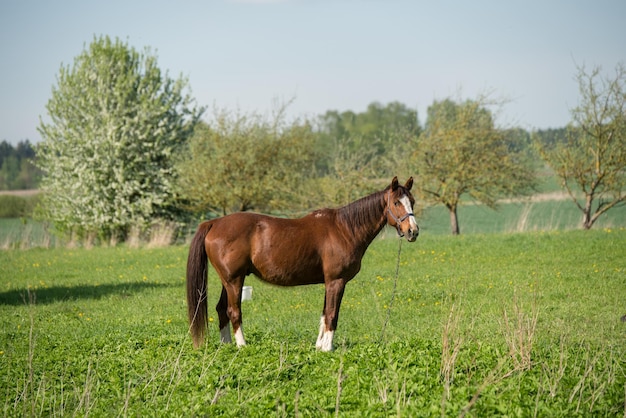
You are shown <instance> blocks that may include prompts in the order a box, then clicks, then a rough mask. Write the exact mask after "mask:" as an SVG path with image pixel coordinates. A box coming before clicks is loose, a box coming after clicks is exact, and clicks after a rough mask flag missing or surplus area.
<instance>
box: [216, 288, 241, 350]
mask: <svg viewBox="0 0 626 418" xmlns="http://www.w3.org/2000/svg"><path fill="white" fill-rule="evenodd" d="M224 288H225V292H226V294H227V299H228V307H227V308H226V314H227V315H228V319H230V323H231V324H232V325H233V333H234V334H235V342H236V343H237V346H238V347H241V346H242V345H246V340H245V338H244V337H243V327H242V324H241V322H242V321H241V289H242V288H243V277H242V278H240V279H236V280H232V281H231V282H227V283H225V284H224ZM222 294H224V290H223V291H222ZM220 301H221V299H220ZM220 321H221V319H220ZM229 336H230V333H229Z"/></svg>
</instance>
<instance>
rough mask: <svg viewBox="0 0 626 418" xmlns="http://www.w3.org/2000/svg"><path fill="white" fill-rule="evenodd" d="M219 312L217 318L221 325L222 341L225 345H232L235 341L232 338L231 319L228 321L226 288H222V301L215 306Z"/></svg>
mask: <svg viewBox="0 0 626 418" xmlns="http://www.w3.org/2000/svg"><path fill="white" fill-rule="evenodd" d="M215 310H216V311H217V317H218V319H219V324H220V341H221V342H223V343H231V342H232V341H233V340H232V339H231V338H230V319H228V312H227V310H228V294H227V293H226V288H225V287H224V286H222V294H221V295H220V300H219V301H218V302H217V306H215Z"/></svg>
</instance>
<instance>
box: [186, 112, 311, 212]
mask: <svg viewBox="0 0 626 418" xmlns="http://www.w3.org/2000/svg"><path fill="white" fill-rule="evenodd" d="M213 119H214V120H213V121H212V123H211V124H208V125H204V124H203V125H202V126H201V128H200V129H198V130H197V131H196V133H195V134H194V136H193V137H192V139H191V141H190V142H189V146H188V150H187V152H186V153H184V154H183V158H182V160H181V161H180V162H179V164H178V167H179V175H180V182H179V184H180V187H181V194H182V195H183V196H184V197H185V198H186V199H187V201H188V204H189V206H190V208H192V209H193V210H195V211H216V212H220V213H221V214H226V213H229V212H232V211H246V210H252V209H254V210H277V209H287V208H291V209H293V208H294V207H296V206H299V205H300V203H301V202H302V200H303V199H304V196H303V193H304V190H305V187H304V183H305V182H306V180H307V179H308V178H309V177H310V176H311V175H312V173H313V172H314V162H315V156H314V154H313V153H312V152H311V145H312V142H313V132H312V129H311V127H310V125H308V124H307V123H302V124H301V123H298V122H297V121H294V122H293V123H290V124H289V123H286V122H285V120H284V112H283V111H282V110H280V111H278V112H277V113H276V114H275V115H274V117H273V118H270V119H268V118H266V117H264V116H261V115H259V114H247V115H246V114H238V113H229V112H226V111H216V113H215V117H214V118H213Z"/></svg>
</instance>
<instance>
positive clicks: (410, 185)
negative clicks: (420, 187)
mask: <svg viewBox="0 0 626 418" xmlns="http://www.w3.org/2000/svg"><path fill="white" fill-rule="evenodd" d="M411 187H413V177H409V179H408V180H407V181H406V183H405V185H404V188H405V189H407V190H409V191H410V190H411Z"/></svg>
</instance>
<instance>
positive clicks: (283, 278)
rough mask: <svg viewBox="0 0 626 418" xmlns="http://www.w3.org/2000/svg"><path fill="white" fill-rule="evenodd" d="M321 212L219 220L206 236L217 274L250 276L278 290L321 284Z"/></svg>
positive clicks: (242, 215)
mask: <svg viewBox="0 0 626 418" xmlns="http://www.w3.org/2000/svg"><path fill="white" fill-rule="evenodd" d="M320 213H324V211H316V212H314V213H312V214H310V215H307V216H305V217H304V218H298V219H286V218H277V217H272V216H267V215H262V214H257V213H251V212H238V213H233V214H230V215H227V216H224V217H222V218H219V219H216V220H215V223H214V225H213V227H212V228H211V230H210V232H209V234H207V237H206V249H207V254H208V255H209V258H210V259H211V263H212V264H213V265H214V267H216V269H217V270H222V271H225V272H226V271H227V272H229V273H230V274H234V275H247V274H254V275H256V276H258V277H259V278H261V279H262V280H265V281H267V282H270V283H273V284H277V285H283V286H294V285H300V284H312V283H323V282H324V273H323V265H322V264H323V263H322V255H321V248H320V246H321V245H324V242H325V238H327V237H322V236H323V235H327V231H328V229H329V228H328V225H327V223H328V221H330V219H321V218H324V217H326V216H328V214H326V213H324V215H320ZM316 214H317V217H316ZM220 267H222V268H220Z"/></svg>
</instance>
